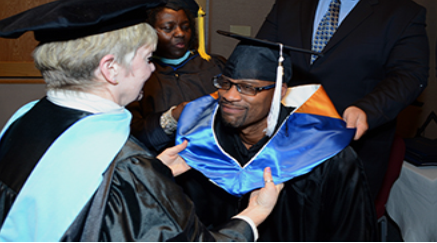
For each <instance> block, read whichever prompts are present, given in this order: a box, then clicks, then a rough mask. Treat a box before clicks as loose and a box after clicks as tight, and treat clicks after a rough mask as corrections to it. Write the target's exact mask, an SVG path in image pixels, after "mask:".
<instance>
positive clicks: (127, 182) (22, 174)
mask: <svg viewBox="0 0 437 243" xmlns="http://www.w3.org/2000/svg"><path fill="white" fill-rule="evenodd" d="M92 116H93V115H92V114H90V113H88V112H84V111H80V110H74V109H68V108H64V107H59V106H57V105H54V104H53V103H51V102H50V101H48V100H47V99H46V98H43V99H41V100H40V101H39V102H38V103H36V104H35V105H34V106H33V107H32V108H31V109H30V110H29V111H26V112H24V114H20V115H19V116H18V118H17V119H16V120H15V121H14V122H12V123H10V125H9V124H8V129H6V130H4V131H3V132H2V135H3V136H2V137H1V138H0V139H1V140H0V199H1V200H0V202H1V205H0V216H1V218H0V220H1V221H0V222H1V232H0V235H2V234H3V235H2V237H3V236H4V233H5V232H4V227H5V222H8V221H11V220H10V218H9V217H12V216H11V212H12V209H13V207H16V205H14V203H15V202H16V201H17V200H18V199H17V198H20V197H21V198H22V197H23V196H22V194H21V193H24V191H25V188H26V187H27V184H26V182H27V181H28V180H29V178H32V177H33V174H35V173H36V171H37V170H38V168H41V167H40V166H41V164H44V162H45V160H46V157H47V155H48V154H49V153H50V151H52V150H53V148H54V147H56V145H57V144H58V143H60V142H61V140H62V138H63V137H64V136H65V135H66V134H68V132H69V131H70V130H71V129H74V127H75V126H76V125H77V124H79V123H80V122H83V121H84V120H85V119H87V118H90V117H92ZM97 116H98V115H97ZM129 118H130V117H129ZM129 122H130V119H129V120H128V121H127V123H126V124H127V126H126V127H128V125H129ZM86 125H88V126H89V125H92V124H90V123H87V124H86ZM87 132H88V133H92V132H93V131H87ZM76 134H77V133H76ZM80 138H81V137H80V136H79V140H80ZM114 142H115V141H111V140H110V141H107V142H106V143H105V146H108V147H110V146H111V145H110V144H111V143H114ZM83 143H86V141H83ZM121 143H122V145H121V148H120V150H116V151H115V156H114V157H113V158H112V159H111V160H109V161H107V162H106V165H105V167H104V170H103V172H102V175H98V176H97V177H98V179H99V180H97V181H98V184H97V187H96V189H95V191H94V190H93V191H91V192H92V193H91V194H90V196H89V197H88V198H85V199H84V200H85V201H84V205H83V207H81V208H79V210H78V211H77V215H75V217H74V218H72V219H71V221H70V222H58V221H57V220H56V218H57V217H58V216H59V215H50V207H56V208H58V206H59V207H61V209H62V207H64V210H61V211H58V213H59V214H61V216H60V218H61V219H62V220H63V219H68V218H69V217H70V215H69V214H68V212H70V211H72V207H70V205H72V206H75V205H74V203H71V204H70V203H69V202H65V205H50V207H49V211H48V213H49V215H48V218H49V221H48V222H46V223H45V224H44V225H42V224H39V225H38V228H37V229H32V228H31V227H32V222H27V221H30V217H32V216H30V215H25V216H28V217H29V219H27V220H24V221H21V222H19V221H18V223H19V224H20V225H27V224H30V225H31V226H30V228H31V229H27V230H28V231H29V232H30V233H29V232H26V233H28V234H29V236H28V237H29V238H21V237H27V236H23V233H22V232H13V231H14V230H15V229H14V228H9V230H10V231H12V234H7V236H11V235H12V236H14V235H16V236H17V237H20V238H15V239H18V240H20V239H25V240H24V241H35V240H42V241H58V240H62V241H168V240H176V241H214V240H222V241H234V240H237V241H238V240H239V241H253V232H252V230H251V228H250V226H249V224H247V223H246V222H245V221H243V220H239V219H234V220H232V221H229V223H228V224H227V225H225V226H223V227H220V229H218V230H217V231H215V232H210V231H208V230H207V229H206V228H205V227H204V226H203V224H202V223H200V221H199V220H198V218H197V217H196V215H195V210H194V206H193V204H192V202H191V201H190V200H189V199H188V198H187V197H186V196H185V195H184V194H183V192H182V190H181V189H180V187H178V186H177V185H176V184H175V183H174V181H173V177H172V174H171V171H170V169H169V168H168V167H166V166H165V165H164V164H162V163H161V162H160V161H159V160H156V159H153V158H152V157H151V156H150V152H148V151H147V150H146V149H145V148H142V147H141V146H140V143H138V142H137V141H136V140H135V139H134V138H133V137H130V138H127V137H126V138H125V139H124V140H122V141H121ZM97 147H99V146H98V145H96V146H91V150H93V149H94V148H97ZM73 149H74V148H72V147H64V149H63V151H62V152H63V153H68V150H73ZM110 152H111V151H108V153H110ZM61 155H62V153H61ZM84 156H87V154H85V155H84ZM89 156H91V158H89V159H90V161H96V162H97V161H98V160H99V158H98V157H95V156H93V155H89ZM67 160H68V158H63V157H62V156H60V157H57V159H56V160H55V163H56V164H57V166H51V167H50V169H49V171H48V174H47V175H48V176H47V178H49V181H50V179H51V177H55V176H56V174H57V171H58V170H59V168H60V167H62V164H63V163H64V161H67ZM77 162H78V166H70V167H69V168H68V169H69V173H71V174H74V173H79V175H83V176H79V177H77V178H76V183H72V184H71V185H70V187H67V188H64V189H65V190H64V192H63V193H61V194H58V193H54V191H53V190H54V189H55V188H56V187H57V185H56V184H57V183H52V184H53V185H49V186H50V187H46V188H36V189H38V191H37V192H36V193H35V194H32V195H34V198H32V200H31V201H30V202H29V201H24V202H22V203H21V204H23V203H24V206H25V207H26V206H29V207H32V208H33V207H34V205H32V201H37V199H38V197H39V196H42V197H43V196H44V195H48V196H49V198H51V199H52V200H53V201H56V200H59V197H60V200H62V198H63V197H66V196H68V194H70V193H71V194H72V193H73V191H74V189H75V187H78V185H80V184H81V183H84V184H85V185H88V183H89V184H93V183H91V182H90V181H89V179H88V177H87V176H86V174H87V171H88V169H89V168H88V167H86V166H84V165H80V163H79V162H80V161H77ZM100 176H101V177H102V178H101V180H100ZM61 184H62V183H61ZM52 189H53V190H52ZM79 190H80V191H79V194H78V196H77V200H79V197H80V196H81V195H83V194H85V191H87V188H84V187H83V188H79ZM70 191H71V192H70ZM81 191H83V192H84V193H83V194H82V193H80V192H81ZM26 202H27V204H26ZM38 206H40V205H38ZM36 208H37V209H40V208H42V207H36ZM38 213H41V212H35V214H36V215H38ZM64 214H65V215H67V216H65V217H64ZM38 216H47V215H38ZM17 218H18V219H20V218H19V217H17ZM36 219H38V218H36ZM50 219H51V220H50ZM12 221H14V220H12ZM58 224H62V225H66V226H67V227H66V228H65V230H64V231H61V232H57V234H56V235H51V234H52V232H51V231H59V229H58V228H57V227H56V226H57V225H58ZM12 225H13V224H12ZM40 226H41V227H45V228H46V229H47V230H46V231H44V230H41V229H39V227H40ZM61 230H62V229H61ZM47 235H48V236H47ZM3 239H6V240H14V239H13V238H7V237H6V238H3ZM20 241H22V240H20Z"/></svg>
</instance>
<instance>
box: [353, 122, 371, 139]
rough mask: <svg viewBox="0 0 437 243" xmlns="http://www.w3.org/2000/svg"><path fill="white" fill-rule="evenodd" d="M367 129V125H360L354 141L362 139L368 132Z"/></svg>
mask: <svg viewBox="0 0 437 243" xmlns="http://www.w3.org/2000/svg"><path fill="white" fill-rule="evenodd" d="M367 128H368V126H367V124H358V125H357V131H356V132H355V137H354V140H358V139H360V138H361V137H362V136H363V135H364V133H365V132H366V131H367Z"/></svg>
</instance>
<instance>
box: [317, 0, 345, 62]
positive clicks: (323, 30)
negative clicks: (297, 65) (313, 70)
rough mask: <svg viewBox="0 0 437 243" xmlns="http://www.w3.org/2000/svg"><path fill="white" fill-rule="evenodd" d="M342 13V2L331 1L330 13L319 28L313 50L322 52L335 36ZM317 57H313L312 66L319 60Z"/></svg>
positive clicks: (324, 17) (338, 0) (337, 0)
mask: <svg viewBox="0 0 437 243" xmlns="http://www.w3.org/2000/svg"><path fill="white" fill-rule="evenodd" d="M339 12H340V0H331V3H330V4H329V8H328V11H327V12H326V14H325V16H323V18H322V20H321V21H320V23H319V26H318V27H317V31H316V34H315V36H314V39H313V45H312V50H313V51H316V52H322V50H323V48H324V47H325V46H326V44H327V43H328V41H329V39H331V37H332V35H334V33H335V31H336V30H337V28H338V14H339ZM317 57H318V56H317V55H312V56H311V64H313V62H314V61H315V60H316V59H317Z"/></svg>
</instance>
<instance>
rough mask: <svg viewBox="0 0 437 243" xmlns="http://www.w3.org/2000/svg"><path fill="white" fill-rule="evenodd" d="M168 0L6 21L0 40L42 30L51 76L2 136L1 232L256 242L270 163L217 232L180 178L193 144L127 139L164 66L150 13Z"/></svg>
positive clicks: (94, 4)
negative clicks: (153, 145)
mask: <svg viewBox="0 0 437 243" xmlns="http://www.w3.org/2000/svg"><path fill="white" fill-rule="evenodd" d="M160 4H163V2H162V1H159V0H149V1H145V0H124V1H121V2H114V1H112V0H95V1H91V2H90V1H87V0H60V1H54V2H50V3H47V4H44V5H41V6H38V7H36V8H33V9H30V10H28V11H25V12H23V13H20V14H17V15H14V16H12V17H9V18H7V19H4V20H1V21H0V37H7V38H18V37H19V36H21V35H22V34H23V33H24V32H27V31H34V34H35V38H36V39H37V40H38V41H40V44H39V45H38V46H37V47H36V48H35V51H34V53H33V57H34V60H35V65H36V67H37V68H38V69H39V70H40V71H41V73H42V76H43V78H44V80H45V82H46V83H47V96H45V97H43V98H42V99H40V100H38V101H35V102H31V103H29V104H27V105H25V106H23V107H22V108H20V109H19V110H18V111H17V112H16V113H15V114H14V116H13V117H12V118H11V119H10V120H9V121H8V123H7V125H6V126H5V128H4V129H3V130H2V132H1V134H0V198H2V200H1V203H0V215H1V217H0V226H1V229H0V240H1V241H22V242H31V241H45V242H54V241H90V242H97V241H119V242H122V241H215V240H220V241H253V240H256V238H257V235H256V234H257V229H256V226H257V225H259V224H260V223H261V222H262V221H263V220H264V219H265V218H266V217H267V216H268V214H269V213H270V212H271V210H272V209H273V207H274V204H275V201H276V199H277V196H278V193H279V191H280V189H281V185H278V186H275V185H274V183H273V181H272V177H271V172H270V170H269V168H266V170H265V174H264V178H263V179H261V181H266V182H265V186H264V185H263V186H261V187H262V188H261V189H259V190H258V189H257V190H255V191H254V192H253V193H252V198H251V201H250V203H249V204H248V207H247V208H246V209H245V210H243V211H242V212H240V213H238V215H236V217H234V218H233V219H229V220H228V222H227V224H225V225H223V226H221V227H218V228H216V230H215V231H209V230H208V229H207V228H206V227H205V226H204V225H203V224H202V223H201V222H200V221H199V220H198V218H197V216H196V214H195V210H194V207H193V204H192V202H191V201H190V200H189V199H188V198H187V197H186V195H184V193H183V191H182V189H181V188H180V187H179V186H177V185H176V184H175V183H174V180H173V175H178V174H180V173H183V172H185V171H186V170H188V169H189V167H188V166H187V165H186V164H185V162H184V161H183V159H181V158H180V157H179V156H178V152H180V151H181V150H183V149H184V148H185V147H186V142H185V143H184V144H182V145H179V146H177V147H173V148H169V149H168V150H166V151H164V152H163V153H162V154H160V155H159V156H158V157H157V158H154V157H152V156H151V154H150V152H148V150H147V148H145V147H142V145H141V143H140V142H138V141H137V140H136V139H134V138H133V137H132V136H130V129H129V127H130V121H131V114H130V113H129V112H128V111H127V110H126V109H125V108H124V107H125V106H126V105H127V104H129V103H130V102H132V101H133V100H136V99H138V98H139V96H140V91H141V88H142V87H143V85H144V83H145V82H146V80H147V79H148V78H149V77H150V75H151V73H152V72H153V71H154V69H155V67H154V64H153V63H152V62H150V58H151V56H152V52H153V51H154V50H155V48H156V43H157V35H156V32H155V30H154V29H153V28H152V27H151V26H150V25H148V24H146V23H144V11H145V10H147V9H150V8H153V7H156V6H159V5H160ZM161 161H162V162H164V163H166V164H167V165H168V166H169V167H167V166H166V165H164V164H163V163H162V162H161ZM172 174H173V175H172Z"/></svg>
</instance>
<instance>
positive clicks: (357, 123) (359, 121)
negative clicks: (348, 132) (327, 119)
mask: <svg viewBox="0 0 437 243" xmlns="http://www.w3.org/2000/svg"><path fill="white" fill-rule="evenodd" d="M343 120H344V121H345V122H346V127H347V128H356V129H357V131H356V132H355V137H354V140H358V139H360V138H361V136H363V134H364V133H365V132H366V131H367V129H369V125H368V124H367V115H366V113H365V112H364V111H363V110H361V109H360V108H358V107H356V106H349V107H348V108H346V110H345V111H344V112H343Z"/></svg>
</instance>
